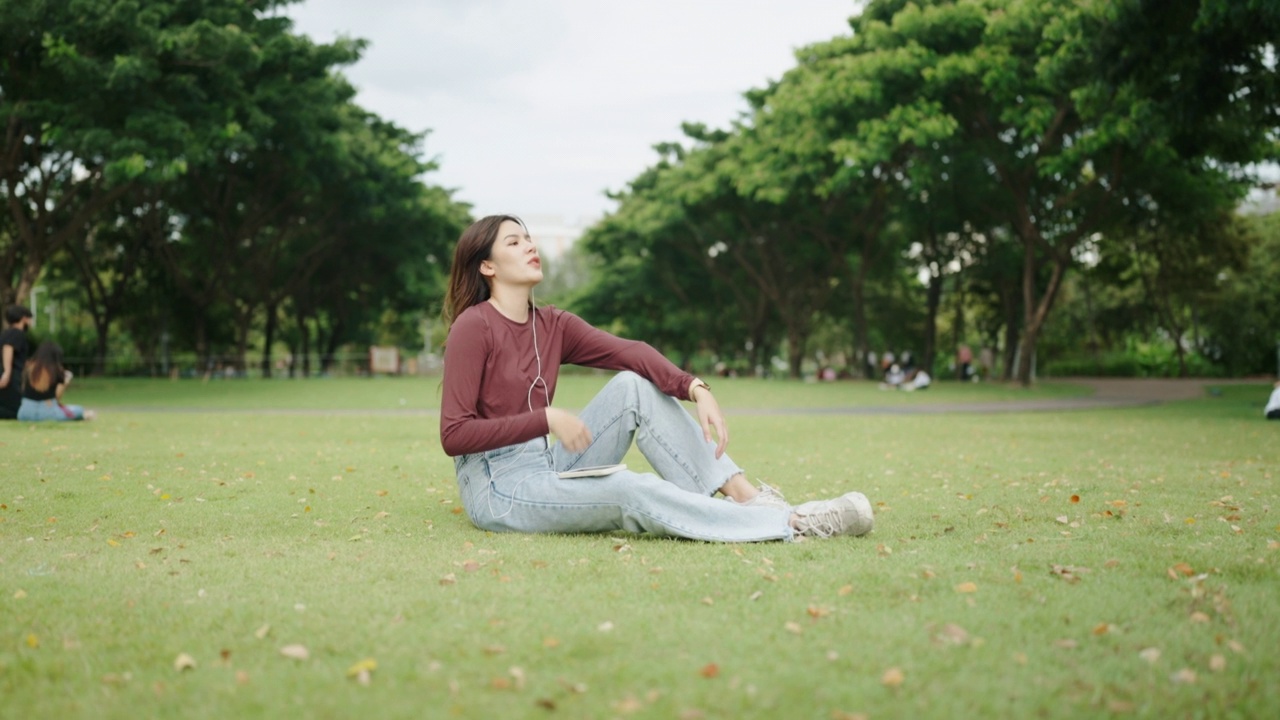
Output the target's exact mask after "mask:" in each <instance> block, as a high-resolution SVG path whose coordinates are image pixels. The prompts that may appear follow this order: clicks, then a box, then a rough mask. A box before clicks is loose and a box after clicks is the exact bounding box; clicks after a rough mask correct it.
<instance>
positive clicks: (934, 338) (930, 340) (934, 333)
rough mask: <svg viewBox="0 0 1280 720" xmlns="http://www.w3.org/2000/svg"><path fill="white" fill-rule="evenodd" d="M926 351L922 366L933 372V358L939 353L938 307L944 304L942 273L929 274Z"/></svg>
mask: <svg viewBox="0 0 1280 720" xmlns="http://www.w3.org/2000/svg"><path fill="white" fill-rule="evenodd" d="M925 301H926V302H925V317H924V353H922V355H921V357H920V367H921V369H923V370H924V371H925V372H927V373H929V374H931V375H932V374H933V360H934V357H935V356H936V355H937V354H938V307H939V306H940V305H942V275H941V274H933V273H932V272H931V273H930V274H929V287H928V290H927V291H926V293H925Z"/></svg>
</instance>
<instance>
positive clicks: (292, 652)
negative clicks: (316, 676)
mask: <svg viewBox="0 0 1280 720" xmlns="http://www.w3.org/2000/svg"><path fill="white" fill-rule="evenodd" d="M280 654H281V655H283V656H285V657H287V658H289V659H291V660H307V659H309V658H310V657H311V653H309V652H307V647H306V646H305V645H299V644H297V643H294V644H293V645H285V646H284V647H282V648H280Z"/></svg>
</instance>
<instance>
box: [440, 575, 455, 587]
mask: <svg viewBox="0 0 1280 720" xmlns="http://www.w3.org/2000/svg"><path fill="white" fill-rule="evenodd" d="M456 582H458V576H457V575H454V574H453V573H448V574H446V575H444V576H443V577H441V578H440V584H441V585H453V584H454V583H456Z"/></svg>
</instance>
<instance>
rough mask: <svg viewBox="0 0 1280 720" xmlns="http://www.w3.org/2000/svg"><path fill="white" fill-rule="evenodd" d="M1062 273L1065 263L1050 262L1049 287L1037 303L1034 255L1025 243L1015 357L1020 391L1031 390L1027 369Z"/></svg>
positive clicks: (1029, 375) (1029, 372)
mask: <svg viewBox="0 0 1280 720" xmlns="http://www.w3.org/2000/svg"><path fill="white" fill-rule="evenodd" d="M1066 269H1067V266H1066V262H1065V261H1063V260H1061V259H1058V258H1055V259H1054V260H1053V263H1052V272H1051V273H1050V274H1049V285H1048V286H1047V287H1046V288H1045V290H1044V294H1042V295H1041V296H1040V299H1039V302H1037V301H1036V277H1035V276H1036V262H1035V253H1034V251H1033V248H1032V247H1030V243H1028V247H1027V252H1026V260H1025V261H1024V262H1023V275H1022V301H1023V303H1024V308H1023V309H1024V311H1025V312H1024V315H1025V317H1026V321H1025V322H1024V323H1023V328H1022V345H1021V347H1020V354H1019V356H1018V382H1019V383H1021V384H1022V386H1023V387H1031V365H1032V362H1033V361H1034V359H1035V352H1036V340H1038V339H1039V337H1040V330H1041V328H1043V327H1044V321H1045V320H1046V319H1047V318H1048V317H1049V310H1050V309H1051V308H1052V307H1053V301H1054V299H1055V298H1056V297H1057V295H1058V288H1059V287H1060V286H1061V285H1062V277H1063V275H1064V274H1065V273H1066Z"/></svg>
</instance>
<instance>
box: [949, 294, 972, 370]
mask: <svg viewBox="0 0 1280 720" xmlns="http://www.w3.org/2000/svg"><path fill="white" fill-rule="evenodd" d="M955 282H956V320H955V327H953V328H952V330H953V331H954V333H953V337H954V340H955V341H954V343H953V344H952V347H951V357H954V358H956V379H957V380H968V379H969V378H967V377H965V375H964V365H962V364H961V363H960V361H959V358H960V346H961V345H964V339H965V338H964V334H965V327H964V320H965V317H964V278H963V275H962V274H961V273H956V276H955Z"/></svg>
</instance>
